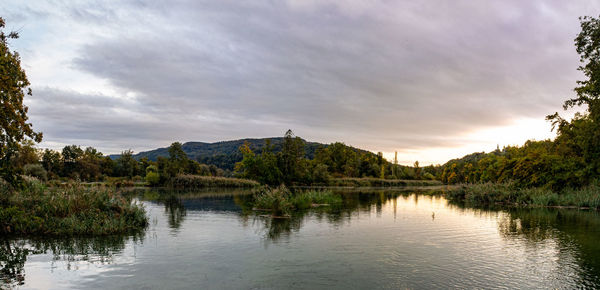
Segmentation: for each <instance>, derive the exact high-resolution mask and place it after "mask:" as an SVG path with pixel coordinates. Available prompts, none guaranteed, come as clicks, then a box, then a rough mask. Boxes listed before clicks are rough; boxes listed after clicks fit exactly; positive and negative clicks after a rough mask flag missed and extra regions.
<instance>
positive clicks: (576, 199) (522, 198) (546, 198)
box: [445, 182, 600, 210]
mask: <svg viewBox="0 0 600 290" xmlns="http://www.w3.org/2000/svg"><path fill="white" fill-rule="evenodd" d="M445 196H446V197H447V198H449V199H451V200H458V201H464V202H465V203H466V204H467V205H473V206H479V205H490V204H502V205H510V206H525V207H526V206H532V207H536V206H539V207H553V206H561V207H578V208H590V209H596V210H600V185H598V184H591V185H587V186H583V187H580V188H566V189H563V190H561V191H555V190H552V189H550V188H539V187H531V188H521V187H519V186H518V185H517V184H516V183H512V182H507V183H480V184H469V185H461V186H458V187H456V188H453V189H451V190H448V191H446V192H445Z"/></svg>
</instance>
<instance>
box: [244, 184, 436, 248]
mask: <svg viewBox="0 0 600 290" xmlns="http://www.w3.org/2000/svg"><path fill="white" fill-rule="evenodd" d="M337 193H339V194H340V195H341V196H342V204H341V205H340V206H334V207H328V206H326V207H317V208H313V209H309V210H303V211H296V212H294V213H293V214H292V215H291V216H290V217H289V218H272V217H270V216H269V215H268V214H265V212H256V211H253V210H252V208H253V206H252V199H251V197H248V196H236V197H234V202H235V203H236V204H237V205H238V206H239V207H240V208H242V213H241V214H240V221H241V223H242V224H243V225H244V226H248V225H249V223H250V221H251V222H252V225H259V226H260V229H259V232H261V233H264V237H265V238H266V239H268V240H269V241H274V242H277V241H278V240H280V239H282V238H288V237H289V236H290V234H291V233H292V232H297V231H299V230H300V228H301V227H302V225H303V224H304V221H305V220H306V219H307V218H309V217H311V218H314V219H315V220H317V221H319V222H320V221H323V220H326V221H327V222H328V223H329V224H332V225H334V226H341V225H342V224H344V223H348V222H350V221H351V220H352V218H353V217H356V215H358V214H360V213H371V212H375V213H376V214H377V215H381V213H382V210H383V206H384V205H385V204H387V203H388V202H389V201H395V200H396V199H397V198H399V197H402V198H405V199H406V198H408V197H409V196H411V195H412V194H415V193H417V192H416V191H414V190H412V191H406V190H404V191H402V190H389V189H388V190H368V189H366V190H362V191H357V190H356V189H355V190H352V191H339V192H337ZM421 193H422V192H421ZM439 193H440V192H439V191H435V192H427V194H428V195H430V196H431V195H435V194H439Z"/></svg>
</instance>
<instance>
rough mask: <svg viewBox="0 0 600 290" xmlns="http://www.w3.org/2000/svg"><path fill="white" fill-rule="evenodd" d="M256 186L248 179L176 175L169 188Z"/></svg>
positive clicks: (256, 184) (255, 183)
mask: <svg viewBox="0 0 600 290" xmlns="http://www.w3.org/2000/svg"><path fill="white" fill-rule="evenodd" d="M258 185H259V183H258V182H256V181H254V180H249V179H241V178H231V177H215V176H200V175H189V174H185V175H178V176H176V177H174V178H173V179H172V180H171V186H172V187H174V188H179V189H183V188H205V187H255V186H258Z"/></svg>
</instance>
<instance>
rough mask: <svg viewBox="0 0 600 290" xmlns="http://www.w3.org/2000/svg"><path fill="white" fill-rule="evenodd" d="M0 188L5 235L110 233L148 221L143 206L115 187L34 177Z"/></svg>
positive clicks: (134, 228) (1, 230)
mask: <svg viewBox="0 0 600 290" xmlns="http://www.w3.org/2000/svg"><path fill="white" fill-rule="evenodd" d="M0 187H2V190H1V191H2V196H3V197H2V200H1V201H0V203H1V204H0V233H1V234H3V235H7V234H17V235H23V234H43V235H68V236H71V235H108V234H117V233H126V232H134V231H139V230H141V229H143V228H145V227H146V226H147V224H148V218H147V217H146V213H145V210H144V208H143V207H142V206H141V205H138V204H136V203H132V201H131V199H130V198H127V197H125V196H123V195H122V194H121V193H120V192H118V191H117V190H116V189H115V188H109V187H85V186H81V185H79V184H71V185H67V186H63V187H47V186H46V185H44V184H43V183H41V182H40V181H38V180H36V179H31V178H30V179H28V180H26V182H25V184H24V186H23V188H22V189H20V190H15V189H11V188H9V187H8V186H7V185H6V184H4V185H0Z"/></svg>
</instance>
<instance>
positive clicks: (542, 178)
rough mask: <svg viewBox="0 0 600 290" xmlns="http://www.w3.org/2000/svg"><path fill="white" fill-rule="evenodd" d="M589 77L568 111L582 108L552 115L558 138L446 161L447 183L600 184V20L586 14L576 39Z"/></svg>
mask: <svg viewBox="0 0 600 290" xmlns="http://www.w3.org/2000/svg"><path fill="white" fill-rule="evenodd" d="M575 46H576V49H577V53H579V55H580V61H581V63H582V65H581V66H580V67H579V68H578V69H579V71H581V72H582V73H583V75H584V76H585V77H586V79H585V80H583V81H578V82H577V87H576V88H575V89H574V91H575V93H576V96H575V97H574V98H571V99H568V100H567V101H565V103H564V106H563V107H564V109H565V110H566V109H569V108H572V107H577V106H583V108H584V111H583V112H582V113H577V114H576V115H575V117H574V118H573V119H571V120H566V119H564V118H562V117H561V116H560V115H559V114H558V113H554V114H552V115H549V116H547V120H549V121H551V122H552V124H553V130H556V133H557V137H556V139H554V140H544V141H527V142H526V143H525V144H524V145H523V146H508V147H505V148H503V149H501V150H500V149H498V150H495V151H493V152H490V153H473V154H470V155H467V156H465V157H463V158H460V159H454V160H450V161H449V162H447V163H446V164H444V165H443V169H442V174H441V176H440V178H441V180H442V181H443V182H445V183H449V184H455V183H478V182H504V181H514V182H516V184H517V185H518V186H521V187H547V188H551V189H556V190H560V189H563V188H566V187H581V186H585V185H589V184H592V183H596V182H598V178H599V177H600V19H598V18H593V17H583V18H581V32H580V33H579V34H578V35H577V37H576V38H575Z"/></svg>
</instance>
